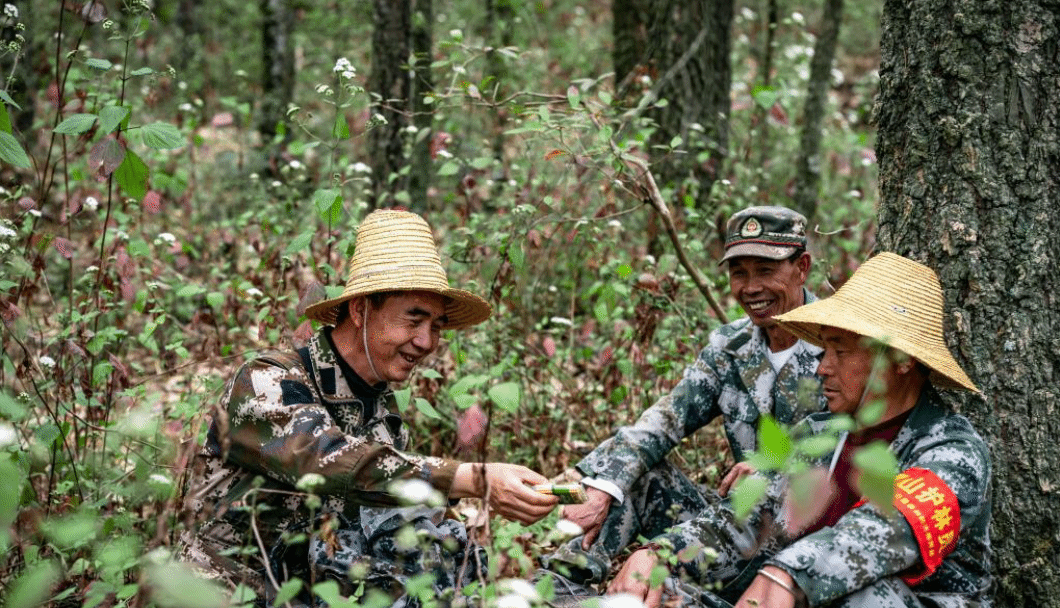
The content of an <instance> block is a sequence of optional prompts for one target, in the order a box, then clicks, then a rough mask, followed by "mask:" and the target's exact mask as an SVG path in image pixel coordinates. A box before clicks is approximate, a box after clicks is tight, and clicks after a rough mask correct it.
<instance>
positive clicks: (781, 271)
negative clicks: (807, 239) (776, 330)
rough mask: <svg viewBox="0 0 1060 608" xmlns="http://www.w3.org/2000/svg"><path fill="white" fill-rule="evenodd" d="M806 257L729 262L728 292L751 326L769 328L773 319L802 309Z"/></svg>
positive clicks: (807, 269)
mask: <svg viewBox="0 0 1060 608" xmlns="http://www.w3.org/2000/svg"><path fill="white" fill-rule="evenodd" d="M809 269H810V256H809V254H805V253H804V254H802V255H801V256H799V257H797V258H795V259H786V260H770V259H767V258H757V257H750V256H746V257H738V258H732V259H731V260H729V288H730V289H731V290H732V295H733V296H734V297H735V298H736V300H737V301H738V302H740V306H742V307H743V309H744V312H746V313H747V316H748V317H750V318H751V322H752V323H754V324H755V325H757V326H758V327H771V326H772V325H773V324H774V321H773V317H774V316H776V315H779V314H783V313H786V312H788V311H789V310H792V309H794V308H796V307H798V306H802V305H803V303H804V302H803V301H802V286H803V284H804V283H806V276H807V274H808V273H809Z"/></svg>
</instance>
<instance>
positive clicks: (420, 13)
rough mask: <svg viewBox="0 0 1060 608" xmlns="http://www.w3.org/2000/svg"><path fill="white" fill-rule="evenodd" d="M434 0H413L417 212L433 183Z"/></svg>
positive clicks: (412, 166) (412, 178)
mask: <svg viewBox="0 0 1060 608" xmlns="http://www.w3.org/2000/svg"><path fill="white" fill-rule="evenodd" d="M433 24H434V7H433V6H432V0H413V6H412V31H411V32H410V34H411V37H412V56H413V57H414V60H415V62H416V63H415V65H413V66H412V73H413V78H412V82H411V90H410V91H409V100H410V105H411V106H412V124H413V125H415V127H416V136H415V138H414V139H413V143H412V150H411V159H410V163H409V198H410V202H409V208H410V209H411V210H413V211H415V212H417V213H423V212H424V211H426V210H427V189H428V188H429V187H430V185H431V135H432V133H431V130H432V126H433V125H432V121H433V118H434V110H433V108H434V106H433V105H431V104H427V103H424V97H425V96H426V95H427V94H428V93H430V92H431V91H433V90H434V77H433V76H432V75H431V61H432V53H433V45H434V37H433V35H432V25H433Z"/></svg>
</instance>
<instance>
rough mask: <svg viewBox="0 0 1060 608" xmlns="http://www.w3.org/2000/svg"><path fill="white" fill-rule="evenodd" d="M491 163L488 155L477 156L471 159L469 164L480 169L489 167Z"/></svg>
mask: <svg viewBox="0 0 1060 608" xmlns="http://www.w3.org/2000/svg"><path fill="white" fill-rule="evenodd" d="M492 165H493V158H492V157H489V156H479V157H478V158H476V159H474V160H472V161H471V166H472V167H474V168H476V169H478V170H479V171H482V170H484V169H489V168H490V167H491V166H492Z"/></svg>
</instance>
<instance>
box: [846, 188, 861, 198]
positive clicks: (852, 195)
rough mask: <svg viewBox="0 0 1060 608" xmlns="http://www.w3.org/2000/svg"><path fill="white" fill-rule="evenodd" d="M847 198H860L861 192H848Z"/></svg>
mask: <svg viewBox="0 0 1060 608" xmlns="http://www.w3.org/2000/svg"><path fill="white" fill-rule="evenodd" d="M847 198H861V190H848V191H847Z"/></svg>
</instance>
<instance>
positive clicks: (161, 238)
mask: <svg viewBox="0 0 1060 608" xmlns="http://www.w3.org/2000/svg"><path fill="white" fill-rule="evenodd" d="M155 242H156V243H159V242H166V243H169V244H170V245H172V244H173V243H176V242H177V237H176V236H174V235H173V234H172V233H170V232H163V233H162V234H159V235H158V238H157V239H155Z"/></svg>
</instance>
